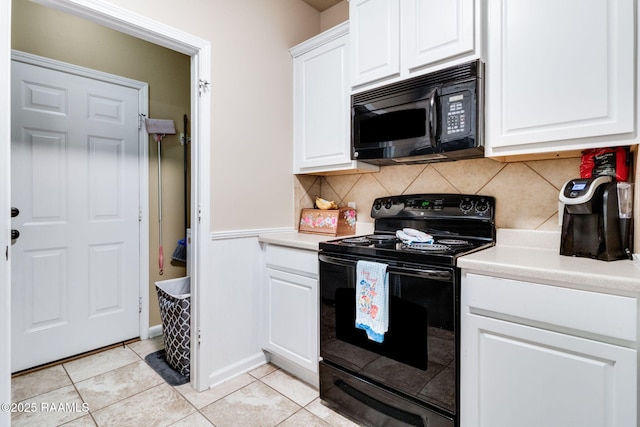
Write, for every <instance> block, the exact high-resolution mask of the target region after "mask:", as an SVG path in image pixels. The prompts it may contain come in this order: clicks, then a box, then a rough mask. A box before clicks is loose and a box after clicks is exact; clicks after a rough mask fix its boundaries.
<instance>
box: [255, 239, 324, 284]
mask: <svg viewBox="0 0 640 427" xmlns="http://www.w3.org/2000/svg"><path fill="white" fill-rule="evenodd" d="M265 259H266V263H267V266H269V267H273V268H275V269H278V270H284V271H290V272H293V273H297V274H302V275H304V276H308V277H313V278H317V277H318V253H317V252H316V251H309V250H306V249H296V248H289V247H287V246H279V245H267V249H266V255H265Z"/></svg>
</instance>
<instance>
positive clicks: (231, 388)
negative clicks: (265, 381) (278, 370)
mask: <svg viewBox="0 0 640 427" xmlns="http://www.w3.org/2000/svg"><path fill="white" fill-rule="evenodd" d="M254 381H256V379H255V378H254V377H252V376H251V375H249V374H243V375H240V376H237V377H235V378H233V379H230V380H229V381H225V382H224V383H222V384H220V385H217V386H215V387H212V388H210V389H209V390H205V391H202V392H198V391H196V390H194V389H193V387H191V384H189V383H187V384H183V385H181V386H177V387H176V390H178V392H180V394H182V395H183V396H184V397H185V399H187V400H188V401H189V402H191V404H192V405H193V406H195V407H196V408H198V409H200V408H204V407H205V406H207V405H210V404H211V403H213V402H215V401H216V400H219V399H222V398H223V397H225V396H227V395H229V394H231V393H233V392H235V391H237V390H240V389H241V388H242V387H245V386H247V385H249V384H251V383H252V382H254Z"/></svg>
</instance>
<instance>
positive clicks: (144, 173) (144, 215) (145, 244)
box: [11, 50, 149, 339]
mask: <svg viewBox="0 0 640 427" xmlns="http://www.w3.org/2000/svg"><path fill="white" fill-rule="evenodd" d="M11 60H12V61H16V62H21V63H24V64H29V65H34V66H37V67H41V68H46V69H49V70H54V71H60V72H63V73H67V74H71V75H74V76H78V77H86V78H88V79H92V80H96V81H101V82H104V83H109V84H114V85H118V86H122V87H126V88H129V89H134V90H136V91H138V114H144V115H145V116H148V115H149V84H148V83H146V82H142V81H139V80H133V79H130V78H127V77H122V76H118V75H116V74H110V73H105V72H103V71H99V70H94V69H91V68H86V67H81V66H79V65H74V64H69V63H67V62H62V61H58V60H55V59H51V58H46V57H43V56H38V55H34V54H31V53H27V52H21V51H18V50H12V51H11ZM148 159H149V136H148V134H147V133H146V131H145V129H144V126H142V127H139V129H138V175H139V176H138V210H139V212H140V213H141V214H140V221H139V222H138V240H139V242H140V243H139V244H140V247H139V251H140V253H139V264H138V270H139V276H138V288H139V297H140V298H141V303H142V310H141V311H140V315H139V322H138V332H139V334H140V339H147V338H148V337H149V336H148V330H149V160H148Z"/></svg>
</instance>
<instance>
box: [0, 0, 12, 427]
mask: <svg viewBox="0 0 640 427" xmlns="http://www.w3.org/2000/svg"><path fill="white" fill-rule="evenodd" d="M0 29H2V30H1V32H0V93H3V94H5V95H4V96H2V97H0V404H3V403H6V402H11V380H10V379H11V261H10V259H11V258H10V256H9V251H10V247H11V240H10V239H11V238H10V237H9V236H10V234H9V230H10V229H11V215H10V214H9V211H10V209H11V96H10V94H11V0H0ZM8 425H11V412H10V411H5V410H0V426H8Z"/></svg>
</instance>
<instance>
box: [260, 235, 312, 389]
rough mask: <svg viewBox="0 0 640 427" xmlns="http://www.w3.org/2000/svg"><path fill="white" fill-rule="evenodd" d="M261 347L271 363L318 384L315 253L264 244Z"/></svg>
mask: <svg viewBox="0 0 640 427" xmlns="http://www.w3.org/2000/svg"><path fill="white" fill-rule="evenodd" d="M265 306H266V309H265V317H266V318H265V322H264V331H265V334H264V346H263V347H264V350H266V351H267V352H268V354H269V358H270V360H271V362H272V363H274V364H275V365H278V366H280V367H281V368H283V369H284V370H286V371H289V372H290V373H292V374H293V375H295V376H297V377H299V378H301V379H303V380H304V381H307V382H308V383H311V384H313V385H317V384H318V357H319V344H318V342H319V336H318V333H319V332H318V329H319V326H318V254H317V252H315V251H309V250H304V249H294V248H288V247H284V246H278V245H267V247H266V268H265Z"/></svg>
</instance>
